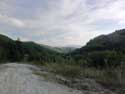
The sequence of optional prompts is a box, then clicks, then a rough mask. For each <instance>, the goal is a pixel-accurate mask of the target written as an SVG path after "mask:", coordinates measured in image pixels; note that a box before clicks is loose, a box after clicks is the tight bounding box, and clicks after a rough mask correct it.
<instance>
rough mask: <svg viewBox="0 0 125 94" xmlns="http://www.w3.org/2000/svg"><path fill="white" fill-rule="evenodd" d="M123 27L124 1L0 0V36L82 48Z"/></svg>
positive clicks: (124, 21)
mask: <svg viewBox="0 0 125 94" xmlns="http://www.w3.org/2000/svg"><path fill="white" fill-rule="evenodd" d="M124 27H125V0H0V33H1V34H5V35H8V36H9V37H11V38H13V39H16V38H17V37H20V39H21V40H23V41H29V40H31V41H35V42H37V43H41V44H46V45H51V46H67V45H85V43H86V42H87V41H88V40H90V39H91V38H93V37H95V36H97V35H100V34H107V33H110V32H113V31H114V30H116V29H122V28H124Z"/></svg>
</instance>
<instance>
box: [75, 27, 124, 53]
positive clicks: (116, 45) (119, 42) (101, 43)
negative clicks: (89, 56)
mask: <svg viewBox="0 0 125 94" xmlns="http://www.w3.org/2000/svg"><path fill="white" fill-rule="evenodd" d="M105 50H115V51H121V52H125V29H122V30H117V31H115V32H113V33H111V34H109V35H101V36H98V37H96V38H94V39H92V40H90V41H89V42H88V43H87V44H86V46H84V47H82V48H80V49H77V50H75V51H74V52H73V54H85V53H88V52H93V51H105Z"/></svg>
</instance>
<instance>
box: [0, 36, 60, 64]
mask: <svg viewBox="0 0 125 94" xmlns="http://www.w3.org/2000/svg"><path fill="white" fill-rule="evenodd" d="M57 54H58V53H57V52H55V51H53V50H50V49H48V48H45V47H43V46H41V45H39V44H36V43H34V42H21V41H19V40H17V41H14V40H12V39H10V38H8V37H6V36H4V35H0V61H1V62H2V61H22V60H24V58H25V57H26V56H27V57H26V58H27V59H28V60H29V61H33V60H38V61H48V60H50V59H53V57H55V56H56V55H57Z"/></svg>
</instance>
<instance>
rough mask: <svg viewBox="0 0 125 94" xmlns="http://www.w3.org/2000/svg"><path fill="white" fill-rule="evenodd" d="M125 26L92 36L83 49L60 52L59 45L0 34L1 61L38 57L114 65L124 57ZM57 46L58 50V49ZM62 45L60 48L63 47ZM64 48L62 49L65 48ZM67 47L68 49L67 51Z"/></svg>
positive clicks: (46, 60)
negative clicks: (49, 44) (53, 46)
mask: <svg viewBox="0 0 125 94" xmlns="http://www.w3.org/2000/svg"><path fill="white" fill-rule="evenodd" d="M124 41H125V29H122V30H117V31H115V32H113V33H111V34H109V35H101V36H98V37H96V38H94V39H91V40H90V41H89V42H88V43H87V44H86V45H85V46H83V47H82V48H80V49H76V50H75V49H74V50H71V51H72V52H71V51H69V49H68V51H69V53H66V49H65V50H64V53H63V52H59V51H58V50H59V48H56V50H55V48H52V47H49V46H44V45H40V44H36V43H34V42H22V41H20V39H17V40H12V39H10V38H9V37H7V36H4V35H0V62H5V61H6V62H7V61H11V62H14V61H15V62H16V61H20V62H21V61H38V62H59V63H61V62H63V63H77V64H81V65H82V66H94V67H96V68H102V67H105V66H107V65H108V66H112V67H115V66H117V65H119V64H120V62H122V61H124V58H125V42H124ZM57 49H58V50H57ZM60 49H61V48H60ZM62 51H63V50H62ZM68 51H67V52H68Z"/></svg>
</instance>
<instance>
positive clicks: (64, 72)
mask: <svg viewBox="0 0 125 94" xmlns="http://www.w3.org/2000/svg"><path fill="white" fill-rule="evenodd" d="M32 64H39V66H41V67H44V68H45V69H47V71H48V72H52V73H54V74H55V75H60V76H63V77H66V78H71V79H79V80H82V79H84V78H90V79H95V81H96V82H98V83H100V84H102V85H103V86H105V87H106V88H109V89H117V88H119V89H120V88H121V87H122V85H123V83H122V80H123V78H122V74H121V68H120V67H117V68H104V69H96V68H94V67H84V66H80V65H79V64H72V63H39V62H38V63H36V62H35V63H32ZM38 75H42V76H45V78H47V77H46V75H44V74H38Z"/></svg>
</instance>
